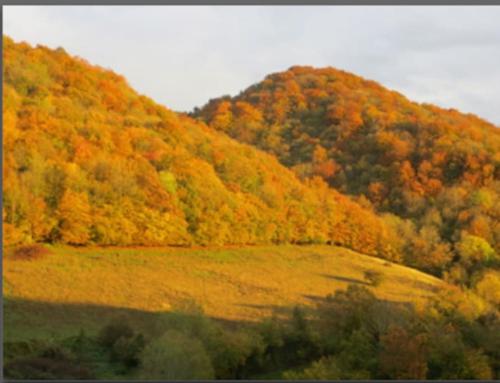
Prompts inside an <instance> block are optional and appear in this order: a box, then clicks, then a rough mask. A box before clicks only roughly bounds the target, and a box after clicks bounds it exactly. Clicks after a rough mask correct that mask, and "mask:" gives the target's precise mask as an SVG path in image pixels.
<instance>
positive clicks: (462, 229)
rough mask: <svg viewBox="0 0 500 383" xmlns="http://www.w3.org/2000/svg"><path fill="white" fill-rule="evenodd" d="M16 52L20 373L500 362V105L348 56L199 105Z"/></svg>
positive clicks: (448, 367) (471, 368)
mask: <svg viewBox="0 0 500 383" xmlns="http://www.w3.org/2000/svg"><path fill="white" fill-rule="evenodd" d="M2 54H3V110H2V116H3V117H2V118H3V120H2V121H3V169H2V170H3V197H2V198H3V200H2V202H3V203H2V206H3V207H2V214H3V254H4V256H3V265H4V266H3V267H4V272H3V294H4V302H3V304H4V312H5V314H4V315H5V321H4V333H5V339H4V374H5V376H6V377H7V378H14V379H16V378H17V379H30V378H31V379H96V378H99V379H116V378H118V379H146V380H147V379H159V380H170V379H174V380H179V379H180V380H182V379H292V380H298V379H309V380H311V379H313V380H314V379H499V378H500V312H499V310H500V130H499V128H498V127H497V126H495V125H493V124H492V123H490V122H488V121H486V120H484V119H482V118H480V117H478V116H476V115H472V114H464V113H461V112H459V111H457V110H454V109H442V108H439V107H437V106H434V105H430V104H419V103H416V102H412V101H410V100H408V99H407V98H406V97H405V96H403V95H402V94H399V93H397V92H395V91H391V90H388V89H386V88H384V87H383V86H381V85H379V84H378V83H376V82H374V81H371V80H366V79H363V78H361V77H358V76H356V75H354V74H351V73H348V72H345V71H342V70H337V69H334V68H331V67H328V68H314V67H306V66H294V67H291V68H289V69H288V70H285V71H283V72H279V73H273V74H270V75H268V76H267V77H265V79H263V80H262V81H261V82H259V83H256V84H253V85H251V86H249V87H248V88H247V89H244V90H242V91H241V92H240V93H239V94H238V95H236V96H234V97H231V96H223V97H219V98H214V99H211V100H207V103H206V104H205V105H200V106H199V107H197V108H195V109H194V110H193V111H192V112H190V113H178V112H174V111H172V110H170V109H168V108H167V107H165V106H162V105H160V104H158V103H156V102H155V101H153V100H152V99H150V98H148V97H147V96H144V95H140V94H138V93H137V92H136V91H135V90H133V89H132V88H131V87H130V86H129V85H128V83H127V80H126V79H125V78H124V77H122V76H120V75H118V74H116V73H114V72H112V71H110V70H107V69H103V68H101V67H98V66H94V65H92V64H90V63H88V62H87V61H86V60H85V59H83V58H78V57H74V56H71V55H69V54H68V53H67V52H66V51H65V50H64V49H63V48H58V49H55V50H53V49H49V48H47V47H44V46H36V47H32V46H31V45H29V44H27V43H23V42H20V43H17V42H14V41H13V40H12V39H11V38H9V37H7V36H4V37H3V52H2ZM77 275H78V277H77ZM94 277H95V278H99V283H96V284H94V283H93V282H90V280H91V279H92V278H94Z"/></svg>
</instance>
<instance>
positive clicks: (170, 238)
mask: <svg viewBox="0 0 500 383" xmlns="http://www.w3.org/2000/svg"><path fill="white" fill-rule="evenodd" d="M3 58H4V83H3V91H4V103H3V118H4V120H3V122H4V132H3V134H4V136H3V137H4V167H3V176H4V195H3V202H4V204H3V220H4V233H5V240H6V243H7V244H9V243H10V244H15V243H23V242H33V241H35V242H43V241H52V242H63V243H69V244H74V245H85V244H89V243H95V244H101V245H132V244H135V245H189V244H202V245H210V244H256V243H336V244H340V245H343V246H348V247H351V248H353V249H356V250H358V251H361V252H364V253H368V254H372V255H380V256H384V257H388V258H391V259H396V260H397V259H399V258H400V253H398V251H399V250H398V249H396V248H395V247H394V246H392V245H391V241H389V237H391V235H392V236H395V232H394V231H393V230H392V229H390V227H389V225H387V224H386V223H384V222H383V221H382V220H381V219H380V218H378V217H377V216H376V215H375V214H374V213H373V211H372V210H371V209H370V208H369V207H362V206H361V205H359V204H358V203H356V202H354V201H353V200H351V199H349V198H347V197H344V196H343V195H341V194H339V193H338V192H336V191H334V190H331V189H329V188H328V187H327V185H326V183H325V182H324V181H323V180H322V179H321V178H319V177H318V178H314V179H309V180H307V181H305V182H301V181H300V180H299V179H298V178H297V177H296V176H295V175H294V174H293V172H291V171H290V170H288V169H286V168H285V167H283V166H282V165H280V164H279V162H278V161H277V160H276V159H275V158H274V157H273V156H271V155H269V154H265V153H263V152H260V151H259V150H256V149H254V148H252V147H250V146H248V145H246V144H241V143H237V142H236V141H234V140H232V139H230V138H229V137H227V136H226V135H225V134H224V133H221V132H216V131H215V130H213V129H210V128H209V127H207V126H206V125H205V124H203V123H201V122H197V121H195V120H193V119H192V118H190V117H188V116H185V115H181V114H177V113H174V112H172V111H170V110H168V109H166V108H165V107H163V106H160V105H158V104H155V103H154V102H153V101H151V100H150V99H148V98H146V97H144V96H141V95H138V94H137V93H136V92H135V91H133V90H132V89H131V88H130V87H129V86H128V85H127V82H126V80H125V79H124V78H122V77H121V76H119V75H116V74H115V73H113V72H111V71H109V70H104V69H102V68H100V67H96V66H91V65H90V64H88V63H87V62H85V61H84V60H83V59H79V58H74V57H71V56H69V55H68V54H67V53H66V52H65V51H64V50H63V49H57V50H50V49H48V48H45V47H42V46H38V47H36V48H32V47H30V46H29V45H27V44H24V43H20V44H17V43H14V42H13V41H12V40H11V39H10V38H7V37H5V38H4V50H3ZM238 108H239V109H238V111H237V113H238V115H239V116H241V118H242V121H241V123H240V129H242V131H245V130H246V128H247V127H248V126H253V125H255V124H254V122H253V121H254V120H255V119H258V118H259V117H258V113H256V112H255V110H254V109H253V108H252V107H250V106H249V105H247V104H242V105H240V106H239V107H238ZM220 120H221V122H220V123H221V124H223V122H224V121H223V120H224V118H223V117H221V118H220ZM246 120H248V121H249V122H248V124H247V123H246V122H245V121H246ZM255 127H257V125H256V126H255ZM318 158H321V153H320V154H318Z"/></svg>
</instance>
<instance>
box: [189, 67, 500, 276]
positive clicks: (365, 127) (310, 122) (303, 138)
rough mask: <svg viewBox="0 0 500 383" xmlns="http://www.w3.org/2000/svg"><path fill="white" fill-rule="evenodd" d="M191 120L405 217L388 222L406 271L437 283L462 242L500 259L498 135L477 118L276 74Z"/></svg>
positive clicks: (301, 73)
mask: <svg viewBox="0 0 500 383" xmlns="http://www.w3.org/2000/svg"><path fill="white" fill-rule="evenodd" d="M194 115H195V116H197V117H198V118H200V119H202V120H204V121H206V122H207V123H208V124H209V125H210V126H211V127H213V128H215V129H218V130H220V131H224V132H227V133H228V134H229V135H230V136H231V137H234V138H236V139H238V140H239V141H241V142H245V143H249V144H252V145H256V146H257V147H259V148H261V149H264V150H266V151H268V152H270V153H273V154H275V155H276V156H277V157H278V158H279V160H280V161H281V163H283V164H285V165H287V166H289V167H290V168H292V169H293V170H294V171H295V172H296V174H298V175H299V176H301V177H302V178H308V177H312V176H320V177H322V178H323V179H324V180H326V181H327V182H328V183H329V184H330V185H331V186H333V187H335V188H337V189H338V190H339V191H342V192H345V193H347V194H350V195H354V196H358V197H361V198H362V199H363V200H364V201H366V199H368V200H369V201H370V203H371V204H372V205H373V206H374V207H375V208H376V209H377V210H378V211H379V212H388V213H392V214H393V215H395V216H397V217H399V218H402V219H403V220H404V221H401V220H400V219H398V218H396V217H388V218H387V220H388V222H391V224H392V225H393V226H395V227H396V230H398V232H399V233H400V237H401V238H403V239H404V240H405V241H406V243H405V244H402V245H401V246H403V247H404V248H405V249H406V250H405V251H404V252H405V253H406V254H408V255H409V256H408V259H407V260H406V263H407V264H411V265H413V266H416V267H419V268H423V269H425V270H427V271H430V272H433V273H437V274H439V273H441V272H442V271H443V270H447V269H450V268H451V267H452V264H453V263H454V262H453V260H454V259H456V258H457V257H462V258H463V257H464V256H463V254H461V252H460V247H461V245H459V244H460V242H465V245H464V246H466V245H467V243H470V242H475V243H477V244H481V246H483V247H484V248H489V249H490V250H488V252H489V253H491V251H493V249H495V250H496V252H497V253H498V252H499V251H500V129H498V128H496V127H495V126H494V125H492V124H490V123H488V122H487V121H484V120H482V119H480V118H478V117H476V116H473V115H465V114H462V113H460V112H458V111H456V110H444V109H441V108H438V107H435V106H432V105H425V104H417V103H414V102H411V101H409V100H408V99H406V98H405V97H404V96H402V95H401V94H399V93H397V92H393V91H389V90H387V89H385V88H383V87H382V86H380V85H379V84H377V83H375V82H373V81H368V80H365V79H363V78H361V77H358V76H355V75H353V74H350V73H347V72H344V71H340V70H336V69H333V68H324V69H315V68H312V67H292V68H290V69H289V70H287V71H285V72H281V73H275V74H271V75H269V76H267V77H266V78H265V79H264V80H263V81H262V82H260V83H257V84H255V85H252V86H251V87H249V88H248V89H246V90H244V91H242V92H241V93H240V94H239V95H238V96H236V97H233V98H231V97H222V98H219V99H214V100H211V101H210V102H209V103H208V104H207V105H205V106H204V107H203V108H201V109H197V110H195V112H194ZM472 237H474V238H472ZM462 253H463V252H462ZM461 267H462V266H461ZM466 268H467V267H466ZM455 273H456V274H457V273H460V271H457V270H455Z"/></svg>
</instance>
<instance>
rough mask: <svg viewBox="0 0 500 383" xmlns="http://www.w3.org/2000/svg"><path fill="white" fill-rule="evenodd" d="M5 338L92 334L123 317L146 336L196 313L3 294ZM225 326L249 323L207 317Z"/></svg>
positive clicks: (23, 338) (8, 340) (40, 337)
mask: <svg viewBox="0 0 500 383" xmlns="http://www.w3.org/2000/svg"><path fill="white" fill-rule="evenodd" d="M3 305H4V306H3V307H4V324H3V326H4V328H3V330H4V341H6V342H11V341H21V340H27V339H47V338H60V337H66V336H72V335H77V334H78V333H79V332H80V330H82V329H83V330H84V331H85V332H86V333H87V334H89V335H90V334H95V333H97V332H98V331H99V330H100V329H101V328H102V327H104V326H105V325H107V324H108V323H110V322H113V321H124V322H126V323H128V324H129V325H130V326H131V327H133V328H134V329H136V330H137V331H139V332H141V333H143V334H144V335H145V336H148V337H155V336H159V335H161V334H162V333H163V332H164V331H165V328H167V327H169V325H174V324H175V323H181V322H182V321H187V320H189V319H194V317H196V316H197V314H196V313H193V314H190V313H189V312H183V313H180V312H173V311H161V312H151V311H142V310H137V309H132V308H123V307H113V306H103V305H96V304H85V303H54V302H41V301H32V300H26V299H19V298H4V302H3ZM207 318H209V319H212V320H213V321H214V322H216V323H218V324H221V325H223V326H224V327H225V328H228V329H238V328H241V327H243V326H246V325H248V324H249V323H247V322H244V321H231V320H227V319H222V318H210V317H207Z"/></svg>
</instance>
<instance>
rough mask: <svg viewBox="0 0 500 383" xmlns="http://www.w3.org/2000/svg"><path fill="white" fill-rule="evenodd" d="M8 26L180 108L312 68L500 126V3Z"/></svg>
mask: <svg viewBox="0 0 500 383" xmlns="http://www.w3.org/2000/svg"><path fill="white" fill-rule="evenodd" d="M3 22H4V23H3V28H4V33H5V34H7V35H9V36H11V37H12V38H13V39H14V40H15V41H20V40H24V41H27V42H29V43H32V44H43V45H46V46H49V47H52V48H56V47H58V46H62V47H63V48H65V49H66V51H68V52H69V53H71V54H74V55H78V56H81V57H83V58H85V59H87V60H88V61H90V62H91V63H93V64H98V65H100V66H103V67H106V68H111V69H113V70H114V71H115V72H118V73H120V74H122V75H124V76H125V77H126V78H127V79H128V81H129V83H130V84H131V85H132V86H133V87H134V88H135V89H136V90H138V91H139V92H140V93H143V94H145V95H147V96H150V97H151V98H153V99H154V100H155V101H157V102H159V103H162V104H165V105H166V106H168V107H170V108H172V109H174V110H179V111H188V110H191V109H192V108H193V107H195V106H201V105H203V104H204V103H205V102H206V101H208V100H209V99H210V98H214V97H218V96H221V95H224V94H231V95H235V94H237V93H239V92H240V91H241V90H243V89H245V88H246V87H248V86H250V85H251V84H253V83H255V82H258V81H260V80H262V79H263V78H264V77H265V76H266V75H267V74H269V73H272V72H278V71H283V70H286V69H288V68H289V67H290V66H293V65H312V66H315V67H325V66H333V67H336V68H339V69H344V70H347V71H349V72H353V73H356V74H359V75H361V76H363V77H365V78H369V79H372V80H375V81H377V82H379V83H381V84H382V85H384V86H387V87H389V88H391V89H394V90H397V91H399V92H401V93H403V94H405V95H406V96H408V97H409V98H410V99H412V100H415V101H419V102H430V103H434V104H437V105H440V106H442V107H446V108H449V107H453V108H456V109H459V110H461V111H463V112H471V113H475V114H478V115H480V116H481V117H484V118H486V119H488V120H490V121H491V122H493V123H495V124H497V125H500V7H484V6H483V7H472V6H469V7H402V6H400V7H391V6H386V7H361V6H357V7H354V6H353V7H346V6H343V7H339V6H337V7H335V6H329V7H328V6H286V7H285V6H276V7H257V6H252V7H248V6H232V7H220V6H219V7H217V6H185V7H181V6H176V7H173V6H158V7H157V6H147V7H146V6H144V7H131V6H114V7H111V6H107V7H105V6H99V7H91V6H84V7H80V6H78V7H77V6H72V7H70V6H66V7H64V6H42V7H31V6H5V7H4V8H3Z"/></svg>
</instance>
